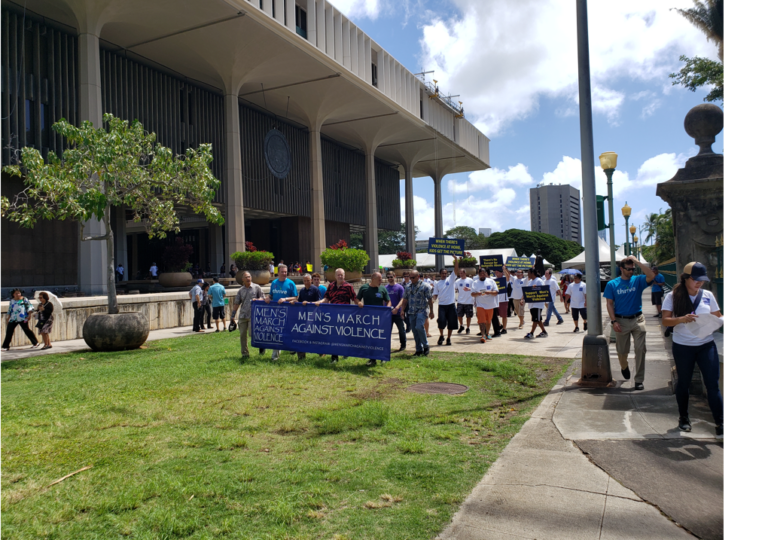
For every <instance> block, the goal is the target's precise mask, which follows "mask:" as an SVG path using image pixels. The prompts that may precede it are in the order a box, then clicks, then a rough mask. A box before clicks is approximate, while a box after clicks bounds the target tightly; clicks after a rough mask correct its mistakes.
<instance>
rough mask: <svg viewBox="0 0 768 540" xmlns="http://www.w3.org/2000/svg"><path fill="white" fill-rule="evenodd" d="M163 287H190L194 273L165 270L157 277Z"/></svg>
mask: <svg viewBox="0 0 768 540" xmlns="http://www.w3.org/2000/svg"><path fill="white" fill-rule="evenodd" d="M157 280H158V281H159V282H160V285H162V286H163V287H189V286H190V284H191V283H192V274H190V273H189V272H164V273H162V274H160V277H158V278H157Z"/></svg>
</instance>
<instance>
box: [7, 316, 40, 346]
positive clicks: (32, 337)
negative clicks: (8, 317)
mask: <svg viewBox="0 0 768 540" xmlns="http://www.w3.org/2000/svg"><path fill="white" fill-rule="evenodd" d="M17 326H21V329H22V330H24V333H25V334H26V335H27V338H29V341H31V342H32V345H37V337H36V336H35V333H34V332H33V331H32V329H31V328H30V327H29V323H28V322H10V321H9V322H8V325H7V326H6V327H5V339H4V340H3V349H7V348H8V347H10V346H11V339H13V333H14V332H15V331H16V327H17Z"/></svg>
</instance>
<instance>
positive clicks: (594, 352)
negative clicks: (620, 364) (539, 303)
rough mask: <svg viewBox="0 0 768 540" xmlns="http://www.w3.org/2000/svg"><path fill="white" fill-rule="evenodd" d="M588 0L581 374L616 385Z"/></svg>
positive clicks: (583, 70)
mask: <svg viewBox="0 0 768 540" xmlns="http://www.w3.org/2000/svg"><path fill="white" fill-rule="evenodd" d="M587 26H588V25H587V0H576V44H577V47H576V48H577V52H578V55H577V56H578V64H579V67H578V73H579V128H580V132H581V182H582V183H581V185H582V189H583V190H584V192H583V197H584V205H583V209H584V248H585V249H584V267H585V270H586V275H585V276H584V277H585V278H586V285H587V315H588V317H589V331H588V332H587V335H586V336H585V337H584V341H583V342H582V351H581V378H580V379H579V381H578V382H579V384H582V385H585V386H600V387H603V388H605V387H606V386H611V385H615V384H616V383H615V381H614V380H613V377H612V376H611V363H610V354H609V353H608V341H607V340H606V339H605V338H604V337H603V336H602V335H601V334H602V330H603V323H602V318H603V314H602V312H601V310H602V302H601V301H600V300H601V299H600V251H599V243H598V239H597V204H596V203H597V193H596V191H597V190H596V187H595V153H594V146H593V137H592V87H591V84H590V73H589V31H588V30H587Z"/></svg>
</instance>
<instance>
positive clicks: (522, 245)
mask: <svg viewBox="0 0 768 540" xmlns="http://www.w3.org/2000/svg"><path fill="white" fill-rule="evenodd" d="M494 248H498V249H509V248H514V249H515V251H517V254H518V255H520V256H521V257H522V256H523V255H534V254H536V252H538V251H539V250H540V251H541V255H542V256H543V257H544V258H545V259H547V261H549V262H551V263H552V264H554V265H558V266H559V265H560V263H562V262H563V261H567V260H569V259H572V258H574V257H575V256H576V255H578V254H579V253H581V252H582V251H584V248H583V247H582V246H580V245H579V244H578V243H577V242H573V241H571V240H563V239H562V238H558V237H557V236H554V235H552V234H546V233H539V232H531V231H524V230H522V229H509V230H506V231H504V232H495V233H493V234H491V236H489V237H488V246H487V249H494Z"/></svg>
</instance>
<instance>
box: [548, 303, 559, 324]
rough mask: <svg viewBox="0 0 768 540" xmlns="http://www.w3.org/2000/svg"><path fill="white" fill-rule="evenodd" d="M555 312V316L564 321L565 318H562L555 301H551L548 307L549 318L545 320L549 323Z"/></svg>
mask: <svg viewBox="0 0 768 540" xmlns="http://www.w3.org/2000/svg"><path fill="white" fill-rule="evenodd" d="M553 313H554V314H555V316H556V317H557V320H558V321H562V320H563V318H562V317H561V316H560V314H559V313H558V312H557V308H556V307H555V303H554V302H550V303H549V307H548V308H547V320H546V321H544V322H545V323H547V324H549V319H551V318H552V314H553Z"/></svg>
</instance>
